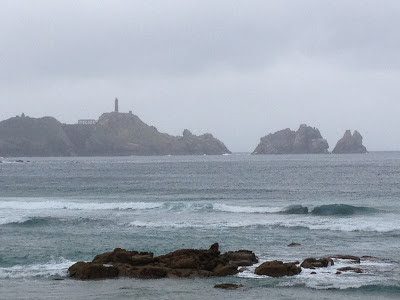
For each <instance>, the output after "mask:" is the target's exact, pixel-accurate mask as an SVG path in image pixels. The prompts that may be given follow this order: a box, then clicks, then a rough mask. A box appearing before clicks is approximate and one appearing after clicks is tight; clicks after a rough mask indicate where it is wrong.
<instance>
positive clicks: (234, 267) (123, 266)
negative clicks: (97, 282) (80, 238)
mask: <svg viewBox="0 0 400 300" xmlns="http://www.w3.org/2000/svg"><path fill="white" fill-rule="evenodd" d="M235 259H237V261H235ZM232 260H233V261H235V262H236V264H233V263H231V261H232ZM254 262H257V257H256V256H255V255H254V253H253V252H251V251H248V250H239V251H233V252H228V253H225V254H222V255H221V253H220V251H219V245H218V243H215V244H213V245H211V247H210V248H209V249H207V250H203V249H180V250H176V251H173V252H171V253H168V254H165V255H160V256H158V257H153V253H151V252H138V251H128V250H125V249H121V248H116V249H115V250H114V251H112V252H106V253H103V254H99V255H96V257H95V258H94V259H93V261H92V262H88V263H85V262H80V263H77V264H75V265H73V266H71V268H70V269H69V272H70V276H71V277H73V278H77V279H100V278H113V277H117V276H120V277H132V278H141V279H156V278H164V277H168V278H195V277H210V276H230V275H235V274H237V273H238V272H239V270H238V266H239V265H252V264H253V263H254ZM110 268H111V269H110Z"/></svg>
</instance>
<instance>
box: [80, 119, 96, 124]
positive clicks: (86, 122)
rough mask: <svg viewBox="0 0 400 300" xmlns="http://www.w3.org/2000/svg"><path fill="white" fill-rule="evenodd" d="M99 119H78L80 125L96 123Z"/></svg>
mask: <svg viewBox="0 0 400 300" xmlns="http://www.w3.org/2000/svg"><path fill="white" fill-rule="evenodd" d="M96 123H97V121H96V120H94V119H82V120H78V125H96Z"/></svg>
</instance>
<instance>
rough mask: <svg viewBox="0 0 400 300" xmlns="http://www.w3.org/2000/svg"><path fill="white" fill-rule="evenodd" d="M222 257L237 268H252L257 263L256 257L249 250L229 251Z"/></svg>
mask: <svg viewBox="0 0 400 300" xmlns="http://www.w3.org/2000/svg"><path fill="white" fill-rule="evenodd" d="M222 256H223V257H225V258H226V259H227V260H229V263H231V264H234V265H237V266H252V265H254V264H255V263H257V262H258V259H257V256H256V255H255V254H254V253H253V252H252V251H250V250H239V251H229V252H226V253H224V254H223V255H222Z"/></svg>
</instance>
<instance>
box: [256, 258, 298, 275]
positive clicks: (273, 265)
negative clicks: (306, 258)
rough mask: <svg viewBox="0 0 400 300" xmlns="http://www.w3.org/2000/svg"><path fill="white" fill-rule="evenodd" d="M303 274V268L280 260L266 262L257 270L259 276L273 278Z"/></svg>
mask: <svg viewBox="0 0 400 300" xmlns="http://www.w3.org/2000/svg"><path fill="white" fill-rule="evenodd" d="M300 272H301V268H300V267H298V266H296V264H295V263H292V262H289V263H284V262H282V261H280V260H273V261H266V262H265V263H263V264H261V265H260V266H259V267H257V268H256V270H255V273H256V274H257V275H267V276H271V277H282V276H293V275H297V274H299V273H300Z"/></svg>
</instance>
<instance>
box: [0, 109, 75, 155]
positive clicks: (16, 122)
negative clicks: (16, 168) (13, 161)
mask: <svg viewBox="0 0 400 300" xmlns="http://www.w3.org/2000/svg"><path fill="white" fill-rule="evenodd" d="M73 152H74V147H73V144H72V143H71V141H70V139H69V137H68V136H67V134H66V133H65V131H64V130H63V127H62V124H61V123H60V122H58V121H57V120H56V119H54V118H52V117H44V118H39V119H36V118H30V117H25V116H21V117H15V118H11V119H8V120H5V121H2V122H0V156H69V155H72V154H73Z"/></svg>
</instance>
